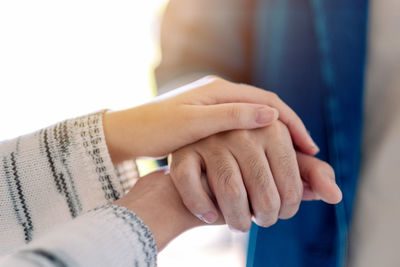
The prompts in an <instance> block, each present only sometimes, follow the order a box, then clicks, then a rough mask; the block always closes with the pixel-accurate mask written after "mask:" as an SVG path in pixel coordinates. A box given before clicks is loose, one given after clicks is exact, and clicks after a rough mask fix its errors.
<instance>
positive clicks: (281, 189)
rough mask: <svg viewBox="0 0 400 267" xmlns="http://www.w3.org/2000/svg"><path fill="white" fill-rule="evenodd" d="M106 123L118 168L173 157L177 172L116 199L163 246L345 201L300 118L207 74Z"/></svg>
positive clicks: (264, 94) (109, 116) (154, 177)
mask: <svg viewBox="0 0 400 267" xmlns="http://www.w3.org/2000/svg"><path fill="white" fill-rule="evenodd" d="M103 123H104V131H105V136H106V141H107V146H108V149H109V152H110V155H111V158H112V160H113V162H114V164H118V163H119V162H121V161H123V160H126V159H131V158H138V157H163V156H166V155H170V169H169V170H167V169H162V170H158V171H156V172H154V173H151V174H149V175H147V176H145V177H142V178H140V179H139V181H138V182H137V183H136V184H135V186H134V187H133V188H132V189H131V191H130V192H129V193H128V194H127V195H126V196H124V197H123V198H121V199H120V200H118V201H116V202H115V204H118V205H121V206H125V207H127V208H128V209H130V210H132V211H133V212H135V213H136V214H137V215H138V216H139V217H140V218H142V220H143V221H144V223H145V224H146V225H147V226H148V227H149V228H150V230H151V231H152V233H153V235H154V238H155V241H156V244H157V247H158V250H161V249H162V248H164V247H165V245H166V244H167V243H168V242H169V241H170V240H172V239H173V238H174V237H176V236H177V235H179V234H180V233H182V232H184V231H186V230H188V229H190V228H193V227H196V226H199V225H203V224H221V223H226V224H228V225H229V226H230V227H231V228H233V229H237V230H240V231H247V230H248V229H249V228H250V226H251V221H252V220H254V222H255V223H256V224H258V225H260V226H263V227H268V226H271V225H273V224H275V223H276V221H277V220H278V218H280V219H289V218H291V217H292V216H294V215H295V214H296V212H297V211H298V209H299V206H300V203H301V201H302V200H322V201H325V202H327V203H330V204H335V203H338V202H340V201H341V198H342V194H341V191H340V189H339V187H338V186H337V185H336V183H335V175H334V171H333V169H332V168H331V167H330V166H329V164H327V163H325V162H323V161H321V160H319V159H317V158H316V157H314V156H315V154H317V153H318V147H317V146H316V145H315V143H314V142H313V140H312V138H311V137H310V135H309V133H308V132H307V130H306V128H305V126H304V125H303V123H302V121H301V119H300V118H299V117H298V116H297V115H296V113H295V112H294V111H293V110H292V109H291V108H290V107H289V106H287V105H286V104H285V103H284V102H283V101H282V100H281V99H279V97H278V96H277V95H275V94H274V93H272V92H268V91H264V90H261V89H258V88H255V87H252V86H249V85H243V84H235V83H231V82H228V81H225V80H223V79H221V78H218V77H215V76H208V77H205V78H203V79H201V80H199V81H196V82H194V83H192V84H189V85H186V86H184V87H181V88H179V89H177V90H175V91H172V92H171V93H169V94H167V95H163V96H161V97H159V98H156V99H155V100H154V101H153V102H151V103H148V104H146V105H142V106H139V107H135V108H132V109H129V110H124V111H117V112H109V113H105V115H104V119H103Z"/></svg>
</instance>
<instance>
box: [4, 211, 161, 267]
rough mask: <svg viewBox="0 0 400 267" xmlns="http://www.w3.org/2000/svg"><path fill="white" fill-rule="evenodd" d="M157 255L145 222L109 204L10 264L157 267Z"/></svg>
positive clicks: (54, 233) (35, 243)
mask: <svg viewBox="0 0 400 267" xmlns="http://www.w3.org/2000/svg"><path fill="white" fill-rule="evenodd" d="M156 255H157V248H156V245H155V242H154V238H153V236H152V234H151V232H150V230H149V229H148V227H147V226H146V225H144V223H143V221H142V220H141V219H140V218H139V217H137V216H136V215H135V213H133V212H132V211H130V210H128V209H126V208H124V207H121V206H117V205H107V206H103V207H100V208H97V209H95V210H92V211H90V212H88V213H86V214H84V215H82V216H79V217H78V218H76V219H74V220H72V221H70V222H68V223H66V224H64V225H61V226H59V227H57V228H56V229H54V230H53V231H51V232H49V233H47V234H46V235H44V236H42V237H41V238H38V239H37V240H35V241H33V242H32V243H31V244H29V245H28V246H27V247H26V248H25V249H24V250H23V251H20V252H18V253H17V254H15V255H13V256H11V257H10V258H9V262H10V263H12V262H13V261H22V262H24V263H25V262H26V263H29V262H36V263H41V264H39V265H40V266H42V265H43V266H96V267H102V266H104V267H106V266H156ZM11 266H13V265H11ZM28 266H29V265H28Z"/></svg>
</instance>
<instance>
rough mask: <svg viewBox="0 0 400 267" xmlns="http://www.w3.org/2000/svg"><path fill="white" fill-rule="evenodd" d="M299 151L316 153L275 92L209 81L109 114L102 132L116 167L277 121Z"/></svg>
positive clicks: (292, 115)
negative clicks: (284, 126)
mask: <svg viewBox="0 0 400 267" xmlns="http://www.w3.org/2000/svg"><path fill="white" fill-rule="evenodd" d="M278 112H279V119H280V121H282V122H283V123H284V124H285V125H287V127H288V129H289V131H290V135H291V136H292V138H293V141H294V143H295V144H296V146H297V147H298V149H299V150H301V151H303V152H304V153H306V154H310V155H313V154H315V153H316V152H317V151H318V148H317V147H316V145H315V144H314V142H313V141H312V139H311V137H310V136H309V134H308V132H307V130H306V129H305V127H304V125H303V123H302V121H301V120H300V118H299V117H298V116H297V115H296V114H295V113H294V112H293V111H292V110H291V109H290V108H289V107H288V106H287V105H286V104H285V103H283V102H282V101H281V100H280V99H279V98H278V97H277V96H276V95H275V94H274V93H271V92H268V91H264V90H261V89H258V88H255V87H252V86H249V85H243V84H235V83H231V82H228V81H225V80H223V79H221V78H218V77H214V76H208V77H205V78H203V79H201V80H198V81H196V82H194V83H192V84H189V85H187V86H184V87H182V88H179V89H177V90H175V91H172V92H171V93H169V94H166V95H163V96H161V97H159V98H156V99H155V100H154V101H152V102H151V103H149V104H146V105H142V106H139V107H135V108H132V109H128V110H123V111H117V112H110V113H105V115H104V120H103V123H104V132H105V136H106V141H107V145H108V148H109V152H110V155H111V157H112V160H113V162H114V163H118V162H120V161H123V160H125V159H129V158H136V157H141V156H149V157H161V156H165V155H167V154H169V153H171V152H173V151H175V150H177V149H178V148H180V147H182V146H185V145H187V144H190V143H193V142H196V141H198V140H200V139H203V138H205V137H207V136H210V135H213V134H216V133H219V132H224V131H228V130H232V129H254V128H260V127H265V126H267V125H269V124H271V123H272V122H273V121H275V120H276V119H277V117H278Z"/></svg>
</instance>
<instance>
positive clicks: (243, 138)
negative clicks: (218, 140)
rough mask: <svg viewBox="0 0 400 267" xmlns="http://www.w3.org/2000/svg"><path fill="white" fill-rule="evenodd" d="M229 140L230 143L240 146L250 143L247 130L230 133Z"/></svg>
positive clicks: (250, 139)
mask: <svg viewBox="0 0 400 267" xmlns="http://www.w3.org/2000/svg"><path fill="white" fill-rule="evenodd" d="M229 138H230V139H231V140H232V141H234V142H235V143H236V144H239V145H241V146H243V145H248V144H249V143H252V138H251V136H250V132H249V131H248V130H236V131H231V132H230V135H229Z"/></svg>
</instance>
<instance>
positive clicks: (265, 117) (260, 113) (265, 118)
mask: <svg viewBox="0 0 400 267" xmlns="http://www.w3.org/2000/svg"><path fill="white" fill-rule="evenodd" d="M278 116H279V113H278V110H276V109H274V108H270V107H261V108H258V110H257V115H256V122H257V123H258V124H261V125H264V124H267V123H270V122H272V121H274V120H276V119H278Z"/></svg>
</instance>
